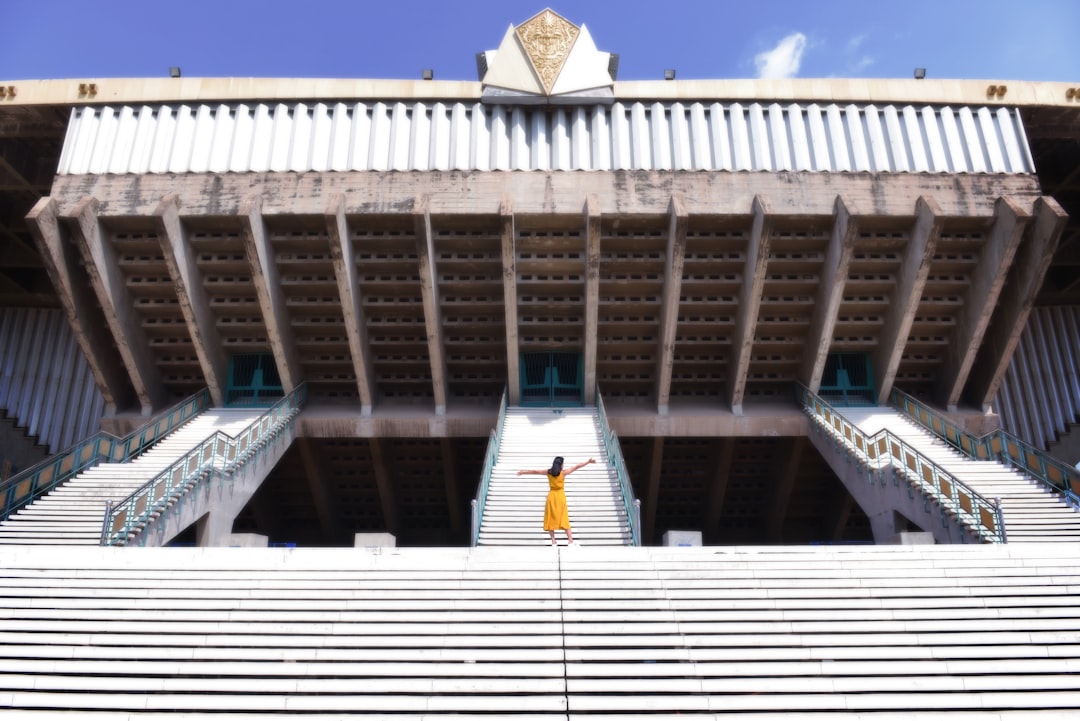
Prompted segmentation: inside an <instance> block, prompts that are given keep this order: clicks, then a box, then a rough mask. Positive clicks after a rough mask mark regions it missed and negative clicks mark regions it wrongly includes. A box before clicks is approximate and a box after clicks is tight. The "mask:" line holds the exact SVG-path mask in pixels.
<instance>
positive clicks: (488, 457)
mask: <svg viewBox="0 0 1080 721" xmlns="http://www.w3.org/2000/svg"><path fill="white" fill-rule="evenodd" d="M506 407H507V394H506V389H505V388H503V394H502V402H501V403H500V404H499V420H498V421H496V423H495V428H494V429H492V431H491V435H490V436H488V445H487V452H486V453H485V454H484V469H483V471H481V474H480V484H479V485H478V486H477V487H476V498H474V499H472V501H471V502H470V503H469V513H470V517H471V519H472V531H471V534H470V536H469V545H470V546H475V545H477V544H478V543H480V520H481V519H482V518H483V517H484V506H486V505H487V494H488V488H489V487H490V486H491V472H492V471H493V470H494V469H495V462H496V461H497V460H498V459H499V446H500V445H501V444H502V433H503V426H504V425H505V424H506Z"/></svg>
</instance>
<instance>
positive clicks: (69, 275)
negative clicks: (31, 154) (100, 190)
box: [26, 198, 136, 414]
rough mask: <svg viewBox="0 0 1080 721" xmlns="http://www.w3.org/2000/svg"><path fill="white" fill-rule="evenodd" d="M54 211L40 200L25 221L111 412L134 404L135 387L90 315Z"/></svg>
mask: <svg viewBox="0 0 1080 721" xmlns="http://www.w3.org/2000/svg"><path fill="white" fill-rule="evenodd" d="M58 213H59V211H58V208H57V203H56V201H55V200H54V199H53V198H41V199H40V200H39V201H38V202H37V203H36V204H35V205H34V207H33V208H32V209H31V210H30V213H29V214H27V216H26V221H27V225H28V227H29V228H30V233H31V234H32V235H33V236H34V241H35V242H36V244H37V248H38V252H39V254H40V255H41V260H42V263H43V265H44V266H45V271H46V272H47V273H48V275H49V280H50V281H51V282H52V286H53V288H55V289H56V294H57V297H58V298H59V299H60V305H61V306H62V307H63V308H64V314H65V315H66V316H67V320H68V324H69V325H70V326H71V331H72V333H74V335H75V341H76V342H77V343H78V344H79V350H81V351H82V354H83V357H84V358H86V362H87V365H89V367H90V371H91V373H93V374H94V381H95V382H96V383H97V387H98V390H99V391H101V396H102V398H104V400H105V406H106V412H107V413H109V414H114V413H116V411H117V410H118V409H122V410H126V409H128V408H130V407H131V405H132V404H134V403H135V401H136V396H135V391H134V388H132V386H131V381H130V379H129V378H127V376H126V373H125V372H124V364H123V361H121V359H120V355H119V354H118V353H117V352H116V349H115V347H114V345H113V343H112V340H111V338H110V337H109V334H108V331H107V330H106V329H105V323H104V320H103V319H102V318H101V317H100V315H99V314H97V313H95V306H96V304H95V303H94V300H93V294H92V291H91V290H90V287H89V283H88V282H87V280H86V277H85V270H83V268H82V265H81V263H80V262H79V258H78V257H77V255H78V251H77V250H76V249H75V245H74V243H72V242H71V240H70V238H68V237H67V233H66V232H65V229H64V228H63V227H62V226H61V224H60V222H59V215H58Z"/></svg>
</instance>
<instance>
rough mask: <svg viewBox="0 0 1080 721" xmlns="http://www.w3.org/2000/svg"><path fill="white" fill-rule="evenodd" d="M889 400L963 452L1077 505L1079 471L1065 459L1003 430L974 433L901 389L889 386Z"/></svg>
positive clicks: (1078, 499) (1079, 496)
mask: <svg viewBox="0 0 1080 721" xmlns="http://www.w3.org/2000/svg"><path fill="white" fill-rule="evenodd" d="M890 400H891V401H892V404H893V405H894V406H896V408H897V409H898V410H900V411H902V412H903V413H905V414H906V415H907V416H908V417H909V418H911V419H912V420H914V421H915V422H916V423H918V424H919V425H921V426H922V427H923V428H926V429H927V430H928V431H930V432H931V433H933V434H934V435H936V436H937V437H938V438H941V439H942V440H943V441H945V442H946V443H948V444H949V445H950V446H952V447H953V448H955V449H957V450H958V451H960V452H961V453H963V454H964V455H966V456H968V457H970V458H974V459H975V460H978V461H998V462H1001V463H1006V464H1008V465H1011V466H1013V467H1014V468H1018V469H1019V470H1020V471H1022V472H1024V473H1026V474H1028V475H1029V476H1031V477H1032V478H1034V479H1036V480H1038V481H1040V482H1041V483H1042V484H1043V485H1045V486H1046V487H1047V488H1048V489H1049V490H1051V491H1053V492H1054V493H1059V494H1061V495H1062V496H1063V497H1064V498H1065V500H1066V502H1068V503H1069V504H1070V505H1072V506H1073V507H1074V508H1077V509H1080V471H1077V470H1076V469H1075V468H1073V467H1072V466H1070V465H1068V464H1067V463H1063V462H1062V461H1059V460H1057V459H1056V458H1053V457H1051V456H1049V455H1047V454H1046V453H1044V452H1043V451H1041V450H1039V449H1038V448H1036V447H1035V446H1033V445H1031V444H1030V443H1028V442H1026V441H1022V440H1020V439H1019V438H1017V437H1016V436H1014V435H1012V434H1011V433H1008V432H1006V431H1003V430H996V431H991V432H990V433H987V434H986V435H984V436H974V435H972V434H970V433H968V432H967V431H966V430H964V429H963V428H961V427H960V426H959V425H957V424H956V423H953V422H952V421H950V420H948V419H946V418H944V417H942V416H941V415H940V414H939V413H937V412H936V411H934V410H933V409H931V408H930V407H929V406H927V405H926V404H925V403H922V402H921V401H919V400H916V399H915V398H913V397H912V396H910V395H908V394H907V393H904V392H903V391H901V390H897V389H893V392H892V395H891V396H890Z"/></svg>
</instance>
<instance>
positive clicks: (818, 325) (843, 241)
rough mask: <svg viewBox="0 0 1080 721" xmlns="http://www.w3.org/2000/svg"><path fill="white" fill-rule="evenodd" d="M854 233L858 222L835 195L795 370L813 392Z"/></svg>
mask: <svg viewBox="0 0 1080 721" xmlns="http://www.w3.org/2000/svg"><path fill="white" fill-rule="evenodd" d="M858 237H859V228H858V222H857V221H855V220H853V219H852V217H851V210H850V209H849V208H848V205H847V204H846V203H845V202H844V199H843V198H841V197H840V196H837V197H836V203H835V204H834V205H833V228H832V235H831V237H830V238H829V248H828V251H827V252H826V254H825V262H824V263H823V264H822V266H821V277H820V279H819V281H818V290H817V296H816V297H815V298H814V313H813V315H812V316H811V318H810V330H809V332H808V333H807V336H806V354H805V355H804V356H803V362H802V368H801V369H800V371H799V381H800V382H801V383H802V384H803V385H804V386H806V387H807V388H809V389H810V390H811V391H813V392H814V393H817V392H818V391H819V390H821V376H822V374H823V373H824V372H825V361H826V360H827V359H828V357H829V348H830V347H832V339H833V329H835V328H836V317H837V314H838V313H839V312H840V304H841V303H842V302H843V300H844V285H845V284H846V283H847V278H848V268H849V267H850V266H851V258H852V257H853V256H854V255H855V239H856V238H858Z"/></svg>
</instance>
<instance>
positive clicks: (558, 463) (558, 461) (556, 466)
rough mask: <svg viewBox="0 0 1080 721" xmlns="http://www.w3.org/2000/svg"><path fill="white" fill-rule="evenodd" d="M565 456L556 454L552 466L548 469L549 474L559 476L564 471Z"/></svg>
mask: <svg viewBox="0 0 1080 721" xmlns="http://www.w3.org/2000/svg"><path fill="white" fill-rule="evenodd" d="M562 464H563V457H562V456H555V460H554V461H552V462H551V468H550V469H549V470H548V475H551V476H557V475H559V474H560V473H562Z"/></svg>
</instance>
